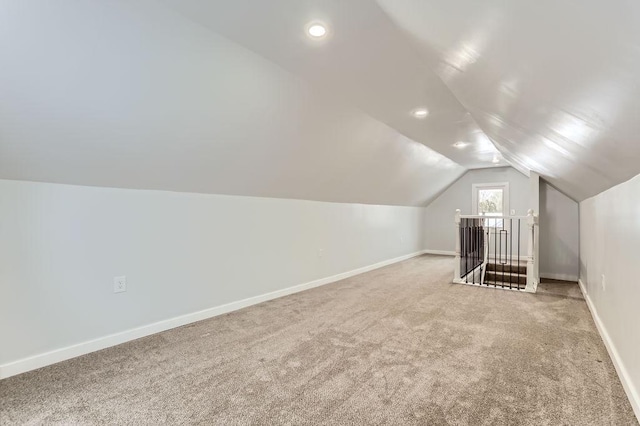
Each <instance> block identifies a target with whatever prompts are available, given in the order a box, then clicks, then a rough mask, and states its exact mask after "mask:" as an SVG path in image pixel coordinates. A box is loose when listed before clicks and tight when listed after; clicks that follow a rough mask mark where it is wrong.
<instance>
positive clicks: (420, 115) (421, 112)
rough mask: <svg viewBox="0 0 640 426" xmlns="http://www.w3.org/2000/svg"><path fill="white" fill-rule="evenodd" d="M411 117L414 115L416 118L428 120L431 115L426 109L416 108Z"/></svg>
mask: <svg viewBox="0 0 640 426" xmlns="http://www.w3.org/2000/svg"><path fill="white" fill-rule="evenodd" d="M411 115H413V116H414V117H415V118H420V119H422V118H426V117H427V115H429V110H428V109H426V108H416V109H414V110H413V111H412V112H411Z"/></svg>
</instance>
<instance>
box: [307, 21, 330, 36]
mask: <svg viewBox="0 0 640 426" xmlns="http://www.w3.org/2000/svg"><path fill="white" fill-rule="evenodd" d="M307 33H308V34H309V36H311V38H322V37H324V36H326V35H327V27H326V26H324V25H323V24H321V23H319V22H313V23H311V24H309V25H308V26H307Z"/></svg>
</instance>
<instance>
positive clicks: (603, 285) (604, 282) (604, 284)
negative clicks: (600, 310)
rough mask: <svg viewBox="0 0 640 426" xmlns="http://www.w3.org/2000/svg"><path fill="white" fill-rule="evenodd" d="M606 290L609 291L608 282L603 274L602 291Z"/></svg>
mask: <svg viewBox="0 0 640 426" xmlns="http://www.w3.org/2000/svg"><path fill="white" fill-rule="evenodd" d="M606 289H607V280H606V278H605V276H604V274H602V291H605V290H606Z"/></svg>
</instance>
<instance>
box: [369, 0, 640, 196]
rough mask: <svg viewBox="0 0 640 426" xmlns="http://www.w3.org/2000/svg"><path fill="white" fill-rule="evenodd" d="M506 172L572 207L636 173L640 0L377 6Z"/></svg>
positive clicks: (435, 0)
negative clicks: (541, 185) (558, 194)
mask: <svg viewBox="0 0 640 426" xmlns="http://www.w3.org/2000/svg"><path fill="white" fill-rule="evenodd" d="M377 1H378V3H379V4H380V5H381V7H382V8H383V9H384V10H385V12H386V13H387V14H388V16H389V17H391V19H392V20H393V22H394V23H395V24H396V25H397V27H398V28H401V29H402V30H403V31H404V32H405V34H407V35H408V36H409V39H410V40H411V44H412V45H413V46H414V47H415V48H416V50H417V51H418V52H419V56H420V57H421V59H422V60H423V64H425V66H428V67H430V68H431V69H433V70H435V71H436V73H437V74H438V75H439V76H440V77H441V78H442V80H443V81H444V82H445V83H446V84H447V86H448V87H449V88H450V89H451V91H452V92H453V93H454V94H455V96H456V97H457V98H458V99H459V100H460V102H462V104H463V105H464V106H465V107H466V108H467V110H468V111H469V112H470V113H471V114H472V116H473V118H474V119H475V120H476V122H477V123H478V124H479V125H480V127H481V128H482V129H483V130H484V131H485V132H486V134H487V135H488V136H489V137H490V138H491V139H492V140H493V141H494V142H495V143H496V145H497V147H498V148H499V149H500V151H501V152H502V153H503V155H504V157H505V158H507V159H508V160H510V162H511V163H513V164H514V166H517V167H519V168H521V169H531V170H534V171H537V172H539V173H540V174H542V175H543V176H545V177H546V178H547V179H548V180H549V181H551V182H552V183H553V184H554V185H555V186H557V187H558V188H559V189H561V190H563V191H564V192H566V193H568V194H569V195H571V196H572V197H573V198H575V199H577V200H582V199H584V198H586V197H589V196H592V195H594V194H597V193H599V192H601V191H603V190H605V189H607V188H609V187H611V186H613V185H615V184H618V183H620V182H622V181H625V180H627V179H629V178H631V177H633V176H635V175H636V174H638V173H640V142H638V135H640V120H638V118H637V117H638V113H639V112H640V97H639V95H640V25H639V23H640V3H639V2H636V1H627V0H608V1H602V0H580V1H576V0H574V1H569V0H538V1H501V0H483V1H477V0H447V1H443V0H377Z"/></svg>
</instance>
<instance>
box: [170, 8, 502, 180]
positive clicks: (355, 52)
mask: <svg viewBox="0 0 640 426" xmlns="http://www.w3.org/2000/svg"><path fill="white" fill-rule="evenodd" d="M161 1H162V2H164V3H165V4H167V5H169V6H170V7H171V8H172V9H173V10H175V11H178V12H179V13H181V14H182V15H184V16H186V17H187V18H189V19H191V20H193V21H194V22H198V23H200V24H202V25H203V26H204V27H205V28H207V29H210V30H211V31H213V32H215V33H218V34H222V35H224V36H225V37H227V38H229V39H231V40H233V41H234V42H237V43H239V44H241V45H243V46H245V47H247V48H249V49H250V50H252V51H254V52H257V53H259V54H260V55H262V56H264V57H266V58H267V59H269V60H271V61H273V62H275V63H276V64H278V65H280V66H282V67H283V68H285V69H287V70H289V71H291V72H292V73H294V74H296V75H298V76H301V77H303V78H304V79H305V80H306V81H309V82H311V83H312V84H313V85H314V86H315V87H320V88H322V89H323V90H325V91H327V92H329V93H333V94H335V95H336V96H340V97H342V98H343V99H344V100H345V101H346V102H348V103H350V104H352V105H355V106H357V107H358V108H360V109H362V110H363V111H364V112H366V113H367V114H369V115H371V116H372V117H374V118H376V119H377V120H380V121H382V122H383V123H386V124H388V125H389V126H391V127H393V128H394V129H396V130H398V131H399V132H400V133H402V134H403V135H405V136H407V137H409V138H411V139H413V140H415V141H418V142H421V143H423V144H425V145H427V146H429V147H431V148H433V149H434V150H436V151H438V152H440V153H441V154H443V155H445V156H447V157H449V158H450V159H452V160H453V161H455V162H457V163H458V164H460V165H462V166H464V167H466V168H481V167H491V166H493V163H492V159H493V157H494V154H496V153H497V151H496V149H495V147H494V146H493V144H492V143H491V141H490V140H488V138H487V137H486V135H485V134H484V133H483V132H482V130H481V129H480V128H479V127H478V125H477V124H476V122H475V121H474V119H473V118H472V117H471V115H470V114H469V113H468V112H467V110H466V109H465V108H464V107H463V106H462V104H461V103H460V102H459V101H458V100H457V99H456V98H455V96H453V94H452V93H451V91H450V90H449V89H448V88H447V87H446V86H445V85H444V84H443V82H442V80H441V79H440V78H439V77H438V76H437V75H436V74H435V73H434V72H433V71H432V70H431V69H430V68H429V67H427V66H424V65H423V63H422V62H423V61H422V60H421V58H420V56H419V55H418V54H417V51H416V49H414V46H412V45H411V43H409V42H408V39H407V37H406V35H405V34H404V33H403V32H402V31H401V30H400V29H399V28H398V27H397V26H396V25H394V24H393V22H392V21H391V20H390V19H389V17H388V16H387V15H386V14H385V13H384V12H383V10H382V9H381V8H380V7H379V6H378V5H377V4H376V3H375V2H373V1H370V0H349V1H344V0H269V1H263V0H233V1H230V0H213V1H211V0H161ZM315 21H320V22H324V23H326V25H327V26H328V27H329V31H330V33H329V36H328V37H327V39H326V40H323V41H320V42H318V41H317V40H311V39H310V38H309V37H308V36H307V35H306V33H305V27H306V26H307V24H308V23H310V22H315ZM422 106H424V107H426V108H427V109H428V110H429V111H430V114H429V117H428V118H427V119H425V120H416V119H415V118H414V117H412V116H411V114H410V113H411V111H412V110H413V109H415V108H416V107H422ZM458 141H463V142H472V143H471V144H470V145H469V146H468V147H467V148H466V149H463V150H460V149H457V148H454V147H453V144H454V143H455V142H458ZM504 164H505V163H503V165H504Z"/></svg>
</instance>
